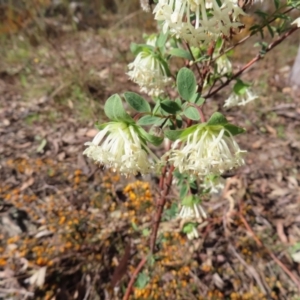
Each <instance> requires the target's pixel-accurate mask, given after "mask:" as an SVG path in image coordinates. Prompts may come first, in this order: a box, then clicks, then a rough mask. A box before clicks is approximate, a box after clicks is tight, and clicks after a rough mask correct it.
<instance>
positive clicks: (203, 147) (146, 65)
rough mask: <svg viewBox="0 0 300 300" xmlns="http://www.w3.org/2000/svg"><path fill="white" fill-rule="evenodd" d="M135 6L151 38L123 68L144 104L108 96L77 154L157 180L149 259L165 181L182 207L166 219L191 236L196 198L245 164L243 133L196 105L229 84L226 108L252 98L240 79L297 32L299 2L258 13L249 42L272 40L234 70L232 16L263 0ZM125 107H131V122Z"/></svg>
mask: <svg viewBox="0 0 300 300" xmlns="http://www.w3.org/2000/svg"><path fill="white" fill-rule="evenodd" d="M141 2H142V3H141V4H142V8H143V9H145V10H147V11H149V10H152V12H153V14H154V18H155V19H156V20H157V21H158V28H159V33H158V34H157V36H156V37H153V36H152V37H151V38H149V39H148V40H147V41H146V43H145V44H132V46H131V50H132V52H133V53H134V54H135V55H136V58H135V60H134V61H133V62H132V63H130V64H129V65H128V69H129V71H128V73H127V74H128V76H129V78H130V79H131V80H133V81H134V82H135V83H137V84H138V85H139V87H140V91H141V92H144V93H146V94H147V95H148V96H147V98H146V99H145V98H143V97H142V96H140V95H138V94H136V93H133V92H125V93H124V94H123V95H121V96H120V95H117V94H115V95H113V96H111V97H110V98H109V99H108V100H107V101H106V103H105V108H104V110H105V114H106V116H107V118H108V119H109V120H110V122H109V123H107V124H102V125H97V126H98V129H99V130H100V131H99V133H98V134H97V135H96V137H95V138H94V140H93V141H92V142H90V143H87V146H88V148H87V149H86V150H85V151H84V154H85V155H87V156H88V157H90V158H92V159H93V160H95V161H96V162H99V163H100V164H101V165H104V166H106V167H107V168H111V169H112V170H113V171H119V172H120V173H121V174H123V175H125V176H129V175H138V174H142V175H143V174H148V173H153V174H155V175H158V176H160V183H159V189H160V191H159V192H158V195H157V197H156V198H157V201H156V212H155V216H154V223H153V225H152V231H151V234H150V252H151V254H154V252H155V251H156V238H157V234H158V230H159V224H160V222H161V219H162V216H163V215H164V207H165V204H166V202H167V198H170V193H171V191H172V189H171V188H170V186H171V185H172V183H174V184H175V183H176V186H177V187H178V190H179V198H180V200H181V210H180V212H179V213H178V214H177V216H174V215H173V217H174V218H176V217H178V218H180V219H182V223H181V226H180V229H181V230H182V232H184V233H186V235H187V237H188V238H189V239H196V238H198V237H199V232H198V229H197V227H198V225H199V224H200V223H202V222H203V220H204V219H205V218H206V217H207V213H206V212H205V211H204V210H203V208H202V207H201V205H200V204H201V201H202V200H203V197H204V195H207V194H209V193H210V192H218V190H219V189H220V188H222V183H221V180H220V178H221V176H222V174H224V173H225V172H227V171H229V170H233V169H235V168H238V167H241V166H243V165H244V164H245V160H244V156H245V153H246V151H245V150H241V149H240V147H239V145H238V143H237V142H236V140H235V136H236V135H239V134H243V133H244V132H245V130H244V129H243V128H241V127H239V126H237V125H235V124H232V123H230V122H229V121H228V119H227V118H226V116H224V115H223V114H222V113H220V112H217V111H216V112H214V113H213V114H211V115H210V116H206V115H205V114H204V107H206V106H208V105H209V103H208V102H207V100H208V99H212V100H213V96H214V95H215V94H216V93H218V92H219V91H220V90H222V89H223V88H224V87H225V86H227V85H229V84H230V83H231V82H233V83H234V84H233V85H231V86H232V88H233V91H232V94H231V95H230V96H229V97H227V99H226V97H224V98H223V99H224V103H223V105H224V107H225V108H228V109H229V108H231V107H233V106H240V105H245V104H247V103H248V102H251V101H253V100H255V99H256V98H257V97H258V96H256V95H254V94H253V93H252V91H251V89H250V85H249V84H248V83H245V82H243V81H242V80H241V79H240V78H239V76H240V75H241V74H242V73H243V72H244V71H245V70H247V69H248V68H249V67H250V66H251V65H253V64H254V63H255V62H256V61H258V60H260V59H262V58H263V57H264V55H266V54H267V53H268V52H269V51H270V50H272V49H273V48H274V47H275V46H276V45H278V44H279V43H280V42H282V41H283V40H284V39H285V38H286V37H288V36H289V35H290V34H292V33H293V32H294V31H296V30H297V26H298V25H299V21H298V19H297V20H296V21H294V22H293V20H292V18H291V17H290V16H289V15H288V13H289V12H290V11H291V10H293V9H295V10H296V9H299V8H300V1H296V0H288V1H282V3H281V2H280V1H277V0H274V5H275V8H276V10H275V12H274V13H273V14H266V13H262V12H260V13H259V15H260V16H261V18H262V25H261V26H259V25H255V26H253V27H252V29H251V30H252V32H251V34H250V35H249V37H250V36H251V35H252V34H254V33H258V32H259V33H261V34H262V35H263V34H264V31H263V28H264V27H267V28H268V29H269V31H270V33H271V35H272V36H274V37H275V38H276V40H274V41H273V42H272V43H270V44H267V43H260V45H259V46H260V48H261V49H260V51H259V53H258V55H257V56H256V57H255V58H254V59H253V60H251V61H250V62H249V63H248V64H247V65H245V66H244V67H243V68H241V69H240V70H239V71H238V72H236V73H234V72H233V70H232V64H231V62H230V57H229V51H230V50H232V49H233V48H234V47H235V46H237V45H235V46H230V42H231V40H232V37H233V36H234V35H235V34H236V33H238V32H239V31H240V30H241V29H242V28H243V23H242V21H241V16H243V15H245V14H246V12H245V11H247V9H248V8H249V6H250V5H252V4H253V3H254V2H262V1H235V0H210V1H209V0H206V1H205V0H197V1H195V0H158V1H155V3H154V5H153V7H152V6H151V5H150V4H149V3H148V2H147V1H141ZM150 2H151V1H150ZM275 19H276V24H275V25H274V24H273V23H272V22H273V21H274V20H275ZM270 24H272V26H271V25H270ZM244 40H246V39H244ZM174 57H179V58H181V59H182V68H180V69H179V70H174V69H173V66H172V61H173V60H172V59H173V58H174ZM172 89H174V90H176V93H174V91H172V92H171V90H172ZM175 94H176V96H174V95H175ZM149 96H150V97H151V98H149ZM124 102H126V104H127V105H128V106H129V107H130V108H131V109H132V110H133V111H135V113H134V114H133V115H132V116H131V115H130V114H129V113H128V112H127V111H126V110H125V108H124ZM163 142H165V145H167V146H165V148H164V151H165V152H164V153H163V155H161V156H160V155H158V154H157V153H158V152H157V151H155V150H152V149H153V147H157V148H158V149H159V150H160V151H161V149H162V145H163ZM159 147H160V148H159ZM195 189H196V192H195V191H194V190H195ZM176 203H177V202H176ZM146 261H147V260H146V259H144V260H142V262H141V264H140V265H139V267H138V268H137V270H136V273H135V274H134V275H133V277H132V280H131V281H130V283H129V286H128V288H127V292H126V294H125V298H124V299H128V297H129V295H130V293H131V288H132V285H133V282H134V280H135V276H136V275H137V274H138V273H139V271H140V269H141V268H142V266H143V265H144V264H145V263H146Z"/></svg>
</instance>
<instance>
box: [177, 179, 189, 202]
mask: <svg viewBox="0 0 300 300" xmlns="http://www.w3.org/2000/svg"><path fill="white" fill-rule="evenodd" d="M188 191H189V185H188V184H186V183H184V184H182V185H181V187H180V192H179V197H180V199H183V198H184V197H185V196H186V195H187V193H188Z"/></svg>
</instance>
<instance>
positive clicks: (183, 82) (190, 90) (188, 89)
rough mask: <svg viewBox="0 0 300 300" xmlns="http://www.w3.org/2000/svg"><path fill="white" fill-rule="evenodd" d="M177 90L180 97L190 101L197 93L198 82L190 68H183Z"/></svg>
mask: <svg viewBox="0 0 300 300" xmlns="http://www.w3.org/2000/svg"><path fill="white" fill-rule="evenodd" d="M176 83H177V89H178V93H179V95H180V96H181V97H182V98H183V99H184V100H186V101H189V100H190V99H191V98H192V96H193V95H194V94H195V92H196V88H197V82H196V78H195V75H194V73H193V72H192V71H191V70H189V69H188V68H182V69H180V71H179V72H178V75H177V82H176Z"/></svg>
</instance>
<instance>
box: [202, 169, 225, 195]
mask: <svg viewBox="0 0 300 300" xmlns="http://www.w3.org/2000/svg"><path fill="white" fill-rule="evenodd" d="M224 182H225V179H223V178H222V177H221V176H216V175H213V174H209V175H207V176H205V178H204V179H203V182H202V184H201V187H202V188H203V189H204V190H206V191H209V193H210V194H218V193H219V192H220V191H222V190H223V189H224V186H225V184H224Z"/></svg>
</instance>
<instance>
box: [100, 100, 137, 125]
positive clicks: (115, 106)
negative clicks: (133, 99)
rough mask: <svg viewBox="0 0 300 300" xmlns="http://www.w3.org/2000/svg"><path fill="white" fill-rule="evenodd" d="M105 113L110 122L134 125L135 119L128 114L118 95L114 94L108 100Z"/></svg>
mask: <svg viewBox="0 0 300 300" xmlns="http://www.w3.org/2000/svg"><path fill="white" fill-rule="evenodd" d="M104 112H105V114H106V116H107V117H108V118H109V119H110V120H113V121H124V122H128V123H134V121H133V119H132V118H131V117H130V116H129V115H128V114H127V113H126V111H125V109H124V107H123V103H122V99H121V97H120V96H119V95H118V94H114V95H112V96H110V97H109V98H108V99H107V100H106V102H105V105H104Z"/></svg>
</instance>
